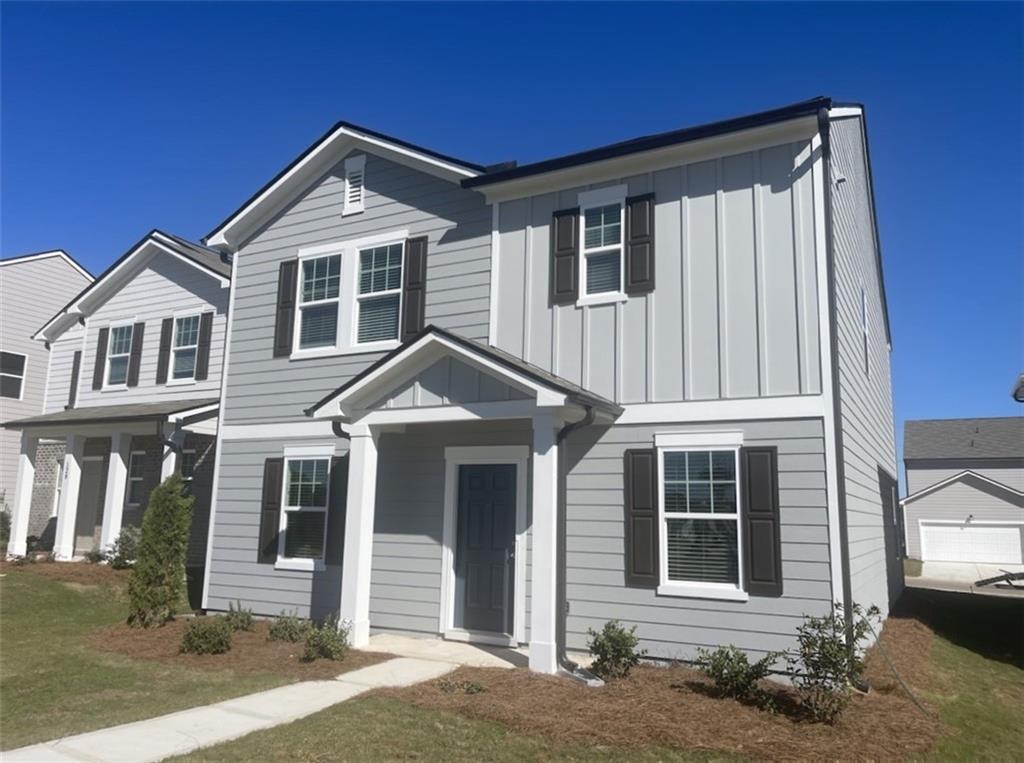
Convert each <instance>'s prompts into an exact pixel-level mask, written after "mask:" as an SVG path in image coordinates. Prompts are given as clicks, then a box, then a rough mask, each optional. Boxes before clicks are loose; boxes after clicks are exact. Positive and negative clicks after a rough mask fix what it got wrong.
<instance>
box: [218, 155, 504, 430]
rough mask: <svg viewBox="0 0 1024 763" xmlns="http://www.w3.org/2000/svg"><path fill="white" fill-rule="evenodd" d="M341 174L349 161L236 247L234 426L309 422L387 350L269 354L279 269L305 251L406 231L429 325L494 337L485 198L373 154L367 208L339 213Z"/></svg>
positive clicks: (230, 386)
mask: <svg viewBox="0 0 1024 763" xmlns="http://www.w3.org/2000/svg"><path fill="white" fill-rule="evenodd" d="M343 178H344V162H343V161H342V162H339V163H338V165H336V166H335V167H334V168H333V169H332V170H331V171H330V172H328V173H327V174H326V175H325V176H324V177H323V178H322V179H321V180H320V181H319V182H317V183H316V184H315V185H314V186H313V187H312V188H310V189H309V190H308V191H307V192H306V193H305V194H304V195H303V196H302V197H300V198H299V199H298V200H296V201H295V202H294V203H293V204H292V205H291V206H289V207H288V208H287V209H285V210H284V211H283V212H281V213H279V214H278V215H277V216H276V217H275V218H274V219H273V220H271V222H270V223H268V224H267V225H266V226H265V227H264V228H263V229H262V230H261V231H260V232H258V233H257V234H256V235H255V236H254V237H253V238H252V239H251V240H250V241H248V242H247V243H246V244H245V245H244V246H243V247H242V248H241V250H240V251H239V253H238V263H237V266H236V274H235V285H234V288H235V293H234V304H233V316H232V321H231V332H232V333H231V363H230V368H231V372H230V375H229V376H230V378H229V379H228V380H227V398H226V403H225V408H226V413H225V421H227V423H231V424H238V423H248V422H258V423H266V422H281V421H299V420H303V419H304V418H305V417H304V415H303V409H305V408H308V407H309V406H310V405H312V404H313V403H315V402H316V401H317V400H319V399H320V398H321V397H323V395H325V394H326V393H328V392H330V391H331V390H334V389H336V388H337V387H339V386H340V385H341V384H343V383H344V382H346V381H347V380H348V379H351V378H352V377H353V376H355V375H356V374H358V373H359V372H360V371H362V370H363V369H365V368H366V367H367V366H369V365H370V364H371V363H373V362H374V361H376V360H378V359H379V358H380V357H381V353H379V352H378V353H364V354H358V355H339V356H334V357H326V358H307V359H303V360H295V361H292V360H290V359H288V358H274V357H272V349H273V337H274V316H275V308H276V300H277V277H278V267H279V265H280V263H281V262H282V261H284V260H286V259H292V258H294V257H295V256H296V255H297V253H298V250H299V249H302V248H305V247H311V246H316V245H319V244H329V243H335V242H341V241H346V240H352V239H358V238H364V237H366V236H372V235H377V234H382V233H387V232H389V231H395V230H403V229H407V230H408V231H409V235H410V236H426V237H427V239H428V245H427V287H426V322H427V323H428V324H431V323H433V324H436V325H438V326H441V327H444V328H448V329H451V330H453V331H456V332H458V333H459V334H462V335H464V336H467V337H470V338H473V339H485V338H486V336H487V324H488V298H489V292H490V278H489V273H490V256H491V255H490V226H491V213H490V209H489V208H488V207H487V206H486V205H485V204H484V200H483V197H482V196H481V195H480V194H478V193H475V192H473V191H466V190H463V189H461V188H460V187H459V186H458V185H457V184H453V183H449V182H446V181H443V180H440V179H439V178H435V177H433V176H430V175H427V174H425V173H422V172H419V171H417V170H413V169H410V168H408V167H405V166H402V165H400V164H396V163H394V162H391V161H388V160H386V159H382V158H380V157H377V156H374V155H373V154H367V155H366V174H365V183H366V186H365V211H364V212H362V213H360V214H355V215H348V216H345V217H342V215H341V209H342V193H343V188H344V180H343ZM342 326H343V328H342V330H347V329H348V328H349V327H350V323H348V322H347V321H343V324H342Z"/></svg>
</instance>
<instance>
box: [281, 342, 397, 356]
mask: <svg viewBox="0 0 1024 763" xmlns="http://www.w3.org/2000/svg"><path fill="white" fill-rule="evenodd" d="M401 344H402V343H401V342H399V341H398V340H397V339H394V340H390V341H387V342H368V343H367V344H357V345H353V346H352V347H344V348H341V347H317V348H316V349H310V350H295V352H293V353H292V354H291V355H289V356H288V359H289V360H307V359H310V358H334V357H338V356H340V355H366V354H368V353H371V352H390V351H391V350H394V349H395V348H397V347H400V346H401Z"/></svg>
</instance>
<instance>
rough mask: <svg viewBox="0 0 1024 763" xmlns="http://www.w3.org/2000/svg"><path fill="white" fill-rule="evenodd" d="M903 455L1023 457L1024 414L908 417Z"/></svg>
mask: <svg viewBox="0 0 1024 763" xmlns="http://www.w3.org/2000/svg"><path fill="white" fill-rule="evenodd" d="M903 458H904V460H908V461H909V460H914V459H943V458H944V459H957V458H1024V417H1019V416H1009V417H1002V418H986V419H930V420H925V421H908V422H906V424H904V427H903Z"/></svg>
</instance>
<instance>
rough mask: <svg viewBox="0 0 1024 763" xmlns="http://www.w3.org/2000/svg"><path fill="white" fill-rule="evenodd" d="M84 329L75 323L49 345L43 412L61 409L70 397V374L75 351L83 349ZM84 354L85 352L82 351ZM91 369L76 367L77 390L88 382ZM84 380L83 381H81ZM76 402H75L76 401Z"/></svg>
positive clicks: (55, 411)
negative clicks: (48, 366) (48, 376)
mask: <svg viewBox="0 0 1024 763" xmlns="http://www.w3.org/2000/svg"><path fill="white" fill-rule="evenodd" d="M84 336H85V329H84V328H82V326H81V325H79V324H77V323H76V324H75V325H74V326H72V327H71V328H69V329H68V330H67V331H65V332H64V333H63V334H61V335H60V336H59V337H58V338H57V340H56V341H54V342H53V343H51V345H50V378H49V380H48V381H47V384H46V404H45V405H44V407H43V413H57V412H58V411H63V410H64V406H66V405H67V404H68V401H69V400H70V399H71V397H70V395H71V376H72V374H73V371H74V364H75V353H76V352H79V351H81V350H82V349H84V347H85V345H84V344H83V342H82V339H83V337H84ZM82 355H83V356H84V355H85V353H84V352H83V353H82ZM91 379H92V369H91V368H89V369H86V368H84V366H82V365H80V366H79V369H78V384H79V390H81V385H82V384H83V383H86V384H88V383H90V380H91ZM83 380H84V382H83ZM76 404H77V402H76Z"/></svg>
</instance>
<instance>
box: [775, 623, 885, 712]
mask: <svg viewBox="0 0 1024 763" xmlns="http://www.w3.org/2000/svg"><path fill="white" fill-rule="evenodd" d="M850 613H851V617H852V620H853V624H852V630H851V634H850V635H851V643H850V645H848V644H847V640H846V621H845V618H844V611H843V605H842V604H839V603H836V604H835V605H834V606H833V608H832V611H831V612H829V613H828V614H827V615H824V616H822V617H810V616H807V615H805V616H804V622H803V624H802V625H800V626H799V627H798V628H797V629H796V631H797V644H798V648H797V652H796V654H795V655H793V656H791V657H790V659H789V664H790V670H791V671H792V672H793V685H794V686H795V687H796V690H797V693H798V694H799V696H800V703H801V705H802V706H803V707H804V709H805V710H806V711H807V713H808V714H809V715H810V717H811V718H812V719H813V720H815V721H817V722H819V723H835V722H836V720H838V718H839V716H840V715H842V713H843V711H844V710H845V709H846V706H847V705H848V704H849V703H850V696H851V689H850V682H851V681H852V680H853V679H855V678H857V677H858V676H859V675H860V674H861V672H863V670H864V649H863V648H862V647H861V645H860V644H861V642H862V641H864V639H866V638H867V636H868V633H869V632H870V631H871V628H872V625H871V621H872V620H875V621H879V620H880V619H881V618H880V613H879V611H878V607H871V608H869V609H868V610H866V611H865V610H864V609H863V608H862V607H861V606H860V605H859V604H853V605H851V612H850Z"/></svg>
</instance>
